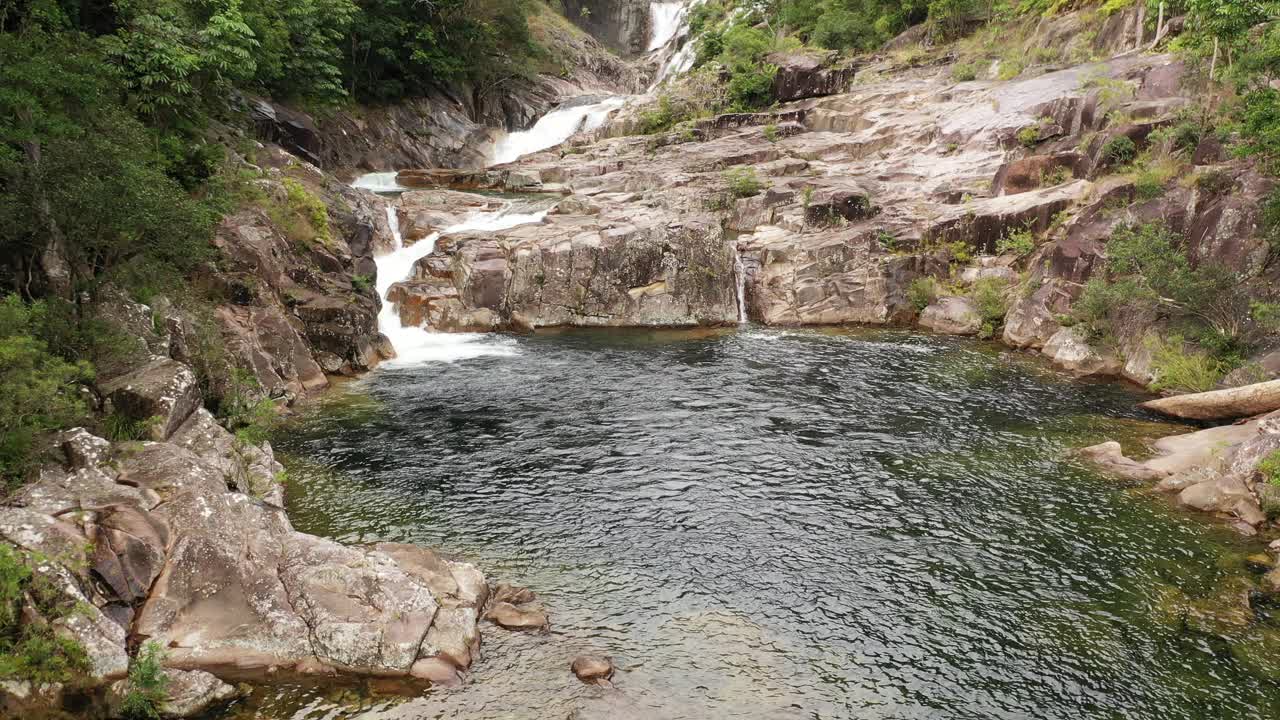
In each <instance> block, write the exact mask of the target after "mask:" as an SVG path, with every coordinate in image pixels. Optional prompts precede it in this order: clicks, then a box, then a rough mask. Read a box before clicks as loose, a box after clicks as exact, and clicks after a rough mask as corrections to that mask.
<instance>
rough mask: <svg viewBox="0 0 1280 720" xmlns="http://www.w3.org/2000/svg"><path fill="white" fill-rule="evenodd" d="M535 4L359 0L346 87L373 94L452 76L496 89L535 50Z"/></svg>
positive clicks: (423, 86) (387, 95) (380, 96)
mask: <svg viewBox="0 0 1280 720" xmlns="http://www.w3.org/2000/svg"><path fill="white" fill-rule="evenodd" d="M329 1H330V2H333V1H335V0H329ZM536 8H537V4H536V3H533V2H528V1H527V0H439V1H438V2H430V3H427V2H417V1H416V0H381V1H380V2H362V3H361V4H360V5H359V9H358V12H357V13H356V14H355V16H354V18H353V19H352V21H351V25H350V33H349V35H350V36H349V38H348V39H347V40H346V45H347V46H348V48H349V52H348V53H347V68H346V73H345V74H346V79H347V83H348V86H349V89H350V90H351V91H352V93H353V94H354V95H356V96H357V97H366V98H371V99H376V100H393V99H396V98H400V97H404V96H406V95H415V94H421V93H424V92H426V91H428V90H431V89H433V88H435V87H438V86H439V85H441V84H443V83H449V82H458V81H466V82H470V83H473V84H475V85H476V86H477V89H478V91H480V92H483V91H484V90H486V89H488V90H496V89H498V88H499V87H500V85H501V83H502V81H504V80H506V79H509V78H512V77H520V76H524V75H527V74H528V73H529V72H530V67H531V65H532V61H533V60H535V59H537V58H538V56H539V51H538V49H537V47H536V45H535V44H534V42H533V37H532V33H531V29H530V26H529V17H530V15H531V14H533V13H534V12H535V10H536ZM546 12H550V11H549V10H548V11H546Z"/></svg>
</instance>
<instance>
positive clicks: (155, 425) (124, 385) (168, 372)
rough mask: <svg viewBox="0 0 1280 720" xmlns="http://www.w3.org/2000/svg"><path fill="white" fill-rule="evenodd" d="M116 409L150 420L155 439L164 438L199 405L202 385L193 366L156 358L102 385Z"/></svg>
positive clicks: (140, 419)
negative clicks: (198, 381)
mask: <svg viewBox="0 0 1280 720" xmlns="http://www.w3.org/2000/svg"><path fill="white" fill-rule="evenodd" d="M101 390H102V394H103V395H105V396H107V397H108V398H110V400H111V404H112V406H113V407H114V408H115V410H116V412H119V413H122V414H124V415H125V416H126V417H128V418H130V419H132V420H134V421H137V422H144V423H148V431H149V432H150V434H151V437H152V439H155V440H164V439H165V438H168V437H169V436H170V435H172V434H173V433H174V431H176V430H177V429H178V426H180V425H182V423H183V422H184V421H185V420H186V419H187V417H188V416H189V415H191V413H193V412H195V409H196V408H198V407H200V403H201V401H202V398H201V396H200V385H199V383H197V382H196V375H195V373H194V372H192V370H191V368H189V367H187V366H186V365H183V364H182V363H180V362H177V361H176V360H170V359H169V358H157V359H155V360H152V361H151V362H149V363H147V364H146V365H143V366H142V367H140V368H137V369H136V370H132V371H130V372H128V373H125V374H124V375H121V376H119V377H117V378H114V379H112V380H109V381H107V382H105V383H103V384H102V386H101Z"/></svg>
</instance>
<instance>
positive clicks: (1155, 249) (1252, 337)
mask: <svg viewBox="0 0 1280 720" xmlns="http://www.w3.org/2000/svg"><path fill="white" fill-rule="evenodd" d="M1107 255H1108V260H1107V275H1108V277H1107V278H1106V279H1102V278H1097V277H1095V278H1093V279H1092V280H1090V282H1089V283H1088V284H1087V285H1086V286H1085V291H1084V293H1083V294H1082V296H1081V297H1080V299H1079V300H1077V302H1076V304H1075V307H1074V308H1073V310H1074V311H1075V313H1076V320H1077V321H1078V322H1079V323H1080V324H1082V325H1084V326H1086V327H1087V328H1089V329H1090V331H1091V335H1092V336H1093V337H1094V338H1101V337H1107V336H1111V335H1113V334H1114V332H1115V330H1116V329H1117V327H1118V326H1119V325H1120V324H1122V323H1124V322H1126V321H1128V322H1143V321H1144V320H1143V319H1144V318H1145V321H1146V322H1149V321H1150V320H1152V319H1153V316H1154V315H1156V314H1159V315H1162V316H1164V317H1167V318H1169V319H1171V320H1176V321H1178V322H1180V323H1182V324H1183V325H1184V326H1186V327H1187V329H1188V335H1190V336H1193V337H1195V339H1196V341H1197V342H1198V343H1199V344H1200V345H1201V346H1202V347H1206V348H1208V349H1210V350H1211V351H1213V353H1214V354H1215V355H1216V356H1217V358H1218V359H1221V360H1227V361H1229V362H1230V363H1231V364H1237V359H1238V358H1239V357H1241V356H1243V355H1245V354H1247V353H1248V352H1249V351H1251V350H1252V349H1253V348H1255V347H1257V346H1258V345H1259V344H1260V343H1261V342H1262V341H1263V340H1264V339H1265V338H1266V337H1267V336H1268V335H1269V334H1271V333H1274V332H1275V331H1276V328H1277V327H1278V326H1280V325H1278V323H1280V317H1277V315H1280V313H1275V312H1272V305H1273V304H1272V303H1270V302H1265V301H1260V300H1259V299H1258V297H1256V296H1255V295H1256V293H1258V292H1265V291H1266V286H1265V285H1260V286H1255V285H1254V284H1251V283H1249V282H1248V278H1243V277H1240V276H1237V275H1236V274H1235V273H1234V272H1232V271H1231V270H1229V269H1228V268H1226V267H1224V266H1221V265H1217V264H1212V263H1203V264H1201V265H1199V266H1197V267H1194V268H1193V267H1192V266H1191V263H1190V262H1189V261H1188V260H1187V257H1186V255H1185V254H1184V252H1183V250H1182V248H1181V247H1180V239H1179V238H1177V237H1176V236H1175V235H1174V234H1173V233H1172V232H1170V231H1169V230H1168V228H1166V227H1165V226H1164V225H1162V224H1159V223H1150V224H1146V225H1139V226H1125V227H1121V228H1118V229H1117V230H1116V231H1115V233H1114V234H1113V235H1112V236H1111V240H1110V242H1109V243H1108V244H1107Z"/></svg>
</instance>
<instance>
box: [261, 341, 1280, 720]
mask: <svg viewBox="0 0 1280 720" xmlns="http://www.w3.org/2000/svg"><path fill="white" fill-rule="evenodd" d="M476 342H477V343H479V345H473V346H471V347H470V349H471V350H473V351H474V350H479V351H480V352H475V353H468V354H469V355H473V356H471V357H467V358H466V359H462V360H460V361H458V362H456V363H452V364H446V363H429V364H423V365H417V366H407V367H387V368H384V369H380V370H379V371H377V372H375V373H373V374H371V375H369V376H368V377H366V378H364V379H363V380H361V381H359V382H356V383H352V384H350V385H348V386H347V387H345V388H343V389H341V390H338V391H335V392H334V393H332V394H331V395H330V396H328V397H327V398H326V399H325V401H324V402H323V403H321V404H320V405H319V406H317V407H315V408H312V409H311V410H310V411H309V412H308V413H307V414H306V415H305V416H304V417H303V419H301V420H300V421H298V422H297V423H295V424H294V425H293V426H291V427H290V428H289V429H288V430H286V431H285V432H283V433H281V436H280V437H279V438H278V439H277V441H276V445H277V449H278V450H280V451H283V452H285V453H287V454H288V455H289V456H291V457H292V458H293V462H292V467H291V474H292V478H293V480H292V485H291V487H290V500H289V510H290V514H291V516H292V518H293V520H294V523H295V525H296V526H297V527H298V528H299V529H301V530H305V531H309V532H314V533H319V534H322V535H327V536H330V537H334V538H337V539H339V540H343V541H348V542H368V541H375V540H397V541H411V542H420V543H425V544H428V545H432V546H437V547H441V548H444V549H446V550H448V551H450V552H453V553H456V554H458V555H461V556H463V557H465V558H468V559H470V560H473V561H474V562H476V563H478V564H480V565H481V566H482V567H483V568H484V569H485V570H486V571H487V572H488V573H489V574H490V575H491V576H496V577H499V578H503V579H509V580H512V581H516V582H519V583H521V584H526V585H529V586H530V587H531V588H533V589H534V590H535V591H536V592H537V593H538V594H539V595H540V596H541V597H542V599H543V601H544V602H545V603H546V604H547V606H548V607H549V609H550V611H551V615H552V621H553V624H554V633H553V634H552V635H551V636H549V637H533V636H517V635H511V634H508V633H504V632H502V631H499V630H496V629H493V630H488V631H486V640H485V642H486V645H485V656H484V658H483V659H482V660H481V662H480V663H479V665H478V666H477V668H476V672H475V673H474V674H473V678H472V681H471V682H470V683H469V685H468V686H467V687H465V688H463V689H460V690H455V691H451V692H438V693H433V694H430V695H428V696H425V697H422V698H415V699H413V700H411V701H408V702H401V701H397V700H393V699H389V698H379V697H376V696H375V697H369V696H366V695H362V694H357V693H352V692H350V691H343V692H341V693H337V692H335V693H330V694H326V693H323V692H315V691H305V692H304V691H296V692H290V691H284V692H279V693H273V694H266V695H263V694H259V695H258V696H257V697H256V698H255V699H254V700H252V701H251V702H249V703H247V704H245V705H242V706H241V707H240V708H238V709H237V711H238V712H241V713H243V714H245V715H251V714H257V715H260V716H263V717H297V718H334V717H361V718H437V717H442V718H443V717H448V718H566V717H580V718H592V717H599V718H606V717H609V718H613V717H635V718H975V719H976V718H1062V719H1064V720H1068V719H1070V720H1079V719H1081V718H1127V719H1137V718H1155V719H1159V720H1174V719H1175V718H1197V719H1206V720H1208V719H1214V720H1221V719H1227V718H1271V717H1280V681H1278V678H1280V674H1278V671H1280V652H1273V650H1272V649H1270V648H1268V647H1267V645H1266V644H1267V643H1270V642H1272V640H1271V635H1270V629H1269V627H1270V619H1269V618H1268V617H1266V615H1265V613H1262V612H1258V613H1255V615H1254V616H1252V617H1250V618H1249V620H1248V623H1247V624H1241V623H1239V622H1237V623H1235V624H1231V623H1230V622H1227V623H1225V624H1224V623H1222V622H1218V619H1219V618H1218V616H1217V615H1214V614H1213V613H1214V612H1216V610H1215V608H1217V607H1219V605H1220V603H1219V601H1218V600H1217V599H1216V598H1217V595H1219V594H1220V593H1223V592H1224V591H1223V588H1224V587H1229V586H1230V584H1231V583H1233V582H1243V579H1242V578H1243V573H1244V572H1245V571H1244V570H1242V569H1241V564H1240V562H1239V557H1240V556H1241V555H1242V554H1243V553H1246V552H1249V551H1252V550H1253V549H1255V548H1254V547H1253V546H1250V545H1248V544H1246V543H1245V542H1244V541H1242V540H1237V539H1236V538H1235V537H1234V536H1233V535H1232V534H1230V533H1229V532H1228V531H1226V530H1224V529H1222V528H1219V527H1218V526H1216V525H1214V524H1212V523H1211V522H1209V521H1206V520H1205V519H1203V518H1200V517H1195V516H1190V515H1185V514H1183V513H1181V512H1178V511H1176V510H1173V509H1170V508H1168V507H1167V506H1166V505H1165V504H1164V503H1162V502H1160V501H1159V500H1158V499H1154V498H1152V497H1150V496H1149V495H1146V494H1144V493H1141V492H1138V491H1136V490H1132V489H1127V488H1125V487H1123V486H1121V485H1119V484H1117V483H1115V482H1114V481H1111V480H1108V479H1105V478H1101V477H1098V476H1095V475H1093V474H1091V473H1089V472H1087V471H1085V470H1083V469H1081V468H1078V467H1075V466H1073V465H1072V464H1070V463H1069V462H1068V461H1066V460H1065V459H1064V450H1066V449H1067V448H1070V447H1073V446H1079V445H1082V444H1087V443H1093V442H1098V441H1100V440H1102V439H1106V438H1121V439H1125V440H1126V441H1130V442H1132V441H1134V439H1136V438H1138V437H1141V436H1144V435H1150V434H1159V433H1167V432H1171V431H1173V430H1174V428H1170V427H1168V426H1161V425H1157V424H1155V423H1153V422H1152V420H1153V419H1152V418H1149V417H1145V416H1143V415H1142V414H1140V413H1139V412H1137V411H1136V410H1135V409H1134V405H1135V402H1136V401H1137V400H1138V399H1139V398H1140V396H1139V395H1138V394H1137V393H1136V391H1132V390H1129V389H1127V388H1125V387H1122V386H1119V385H1116V384H1104V383H1085V382H1080V381H1073V380H1070V379H1068V378H1066V377H1063V376H1059V375H1057V374H1054V373H1052V372H1050V371H1047V370H1046V369H1044V367H1043V365H1041V364H1040V363H1038V362H1037V361H1035V360H1034V359H1032V358H1028V357H1025V356H1017V355H1009V354H1002V353H1000V352H999V351H998V350H997V349H995V348H994V347H993V346H988V345H981V344H975V343H971V342H966V341H959V340H951V339H945V338H933V337H924V336H918V335H912V334H906V333H893V332H868V331H859V332H844V331H827V332H824V331H785V332H784V331H772V330H744V331H740V332H724V333H702V334H690V333H675V332H669V333H666V332H647V333H646V332H578V333H566V334H549V335H538V336H533V337H527V338H520V339H512V338H501V339H500V338H489V339H483V340H477V341H476ZM487 350H493V351H495V354H491V355H487V354H485V351H487ZM474 355H478V356H474ZM1226 595H1227V596H1230V593H1226ZM1201 606H1203V607H1204V608H1208V609H1207V610H1206V611H1205V612H1207V613H1209V616H1210V620H1211V621H1204V618H1203V616H1202V615H1203V614H1201V615H1197V614H1195V613H1194V612H1192V611H1190V610H1188V608H1196V607H1201ZM1189 612H1191V613H1192V617H1191V619H1190V620H1189V619H1188V613H1189ZM583 649H594V650H597V651H601V652H604V653H607V654H610V655H612V656H613V657H614V658H615V660H616V661H617V662H618V665H619V667H620V668H621V671H620V672H619V674H618V676H617V678H616V681H617V688H616V689H615V690H613V691H604V690H601V689H598V688H588V687H585V686H582V685H581V684H579V683H577V681H576V680H574V679H573V677H572V676H571V675H570V674H569V673H568V671H567V666H568V661H569V660H570V659H571V658H572V656H573V654H574V653H576V652H577V651H579V650H583ZM1277 650H1280V649H1277Z"/></svg>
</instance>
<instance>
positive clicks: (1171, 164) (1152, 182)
mask: <svg viewBox="0 0 1280 720" xmlns="http://www.w3.org/2000/svg"><path fill="white" fill-rule="evenodd" d="M1134 167H1135V170H1136V171H1137V173H1136V174H1135V175H1134V178H1133V189H1134V192H1135V193H1136V194H1137V196H1138V199H1139V200H1151V199H1153V198H1157V197H1160V196H1161V195H1163V194H1164V189H1165V186H1167V185H1168V184H1169V181H1170V180H1172V179H1173V178H1174V177H1175V176H1176V175H1178V173H1179V171H1180V170H1181V169H1182V167H1181V164H1180V163H1178V161H1177V160H1176V159H1174V158H1173V156H1171V155H1168V154H1165V153H1158V154H1154V155H1153V154H1152V153H1143V155H1142V156H1141V157H1140V158H1139V159H1138V161H1137V162H1136V163H1135V164H1134Z"/></svg>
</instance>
